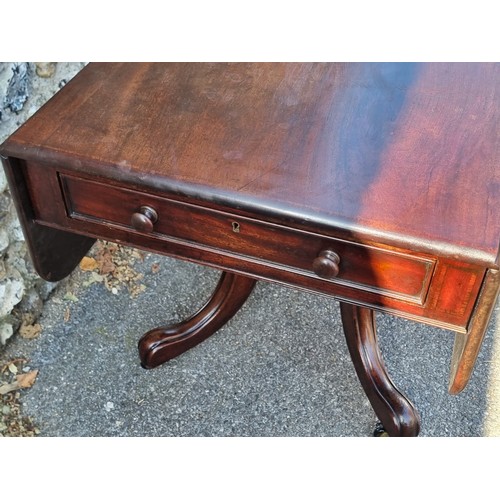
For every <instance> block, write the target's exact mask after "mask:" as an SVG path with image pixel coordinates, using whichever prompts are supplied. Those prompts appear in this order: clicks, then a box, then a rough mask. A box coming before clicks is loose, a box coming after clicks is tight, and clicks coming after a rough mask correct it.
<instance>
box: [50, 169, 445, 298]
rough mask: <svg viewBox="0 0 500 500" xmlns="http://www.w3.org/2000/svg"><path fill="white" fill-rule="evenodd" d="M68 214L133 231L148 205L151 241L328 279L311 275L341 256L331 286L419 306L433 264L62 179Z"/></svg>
mask: <svg viewBox="0 0 500 500" xmlns="http://www.w3.org/2000/svg"><path fill="white" fill-rule="evenodd" d="M60 179H61V184H62V187H63V192H64V197H65V203H66V208H67V211H68V215H69V216H70V217H71V218H73V219H77V220H84V221H89V222H92V223H98V224H103V225H106V226H110V225H112V226H115V227H118V228H120V229H125V230H126V231H129V232H132V233H134V232H141V231H137V230H136V229H134V228H133V227H132V224H131V217H132V215H133V214H134V213H138V211H139V209H140V207H143V206H147V207H150V208H152V209H154V211H156V213H157V214H158V220H157V221H156V222H155V223H154V226H153V228H152V232H150V233H148V237H151V238H157V239H167V240H172V241H175V240H181V241H182V242H187V243H190V242H191V243H192V244H193V245H203V246H207V247H210V248H212V249H217V250H222V251H224V252H230V253H232V254H237V255H241V256H244V257H248V258H252V259H257V260H259V261H264V262H265V263H266V264H268V265H272V266H278V267H281V268H283V269H284V270H286V271H288V272H290V273H295V274H300V275H305V276H307V277H309V278H312V279H314V280H319V281H322V280H323V281H324V280H325V278H320V277H318V276H317V275H316V274H315V273H314V271H313V261H314V260H315V259H316V258H317V257H318V255H319V253H320V252H321V251H323V250H327V249H329V250H333V251H334V252H335V253H337V254H338V255H339V256H340V263H339V273H338V275H337V276H336V277H335V278H332V279H327V280H326V281H329V282H335V283H338V284H339V285H342V286H347V287H349V288H354V289H356V288H357V289H361V290H364V291H368V292H373V293H377V294H380V295H383V296H387V297H392V298H396V299H398V300H403V301H406V302H410V303H415V304H423V303H424V301H425V298H426V295H427V291H428V289H429V285H430V281H431V278H432V275H433V271H434V267H435V261H434V260H433V259H429V258H423V257H418V256H413V255H412V256H408V255H402V254H399V253H396V252H393V251H390V250H385V249H381V248H374V247H370V246H366V245H361V244H356V243H352V242H348V241H343V240H340V239H335V238H329V237H323V236H321V235H318V234H316V233H308V232H304V231H300V230H296V229H290V228H284V227H282V226H279V225H276V224H271V223H266V222H260V221H257V220H254V219H250V218H246V217H241V216H237V215H232V214H230V213H227V212H222V211H218V210H212V209H208V208H205V207H201V206H198V205H193V204H191V203H185V202H180V201H174V200H170V199H166V198H162V197H159V196H154V195H151V194H147V193H141V192H137V191H135V190H131V189H127V188H124V187H116V186H110V185H107V184H103V183H99V182H95V181H91V180H88V179H82V178H79V177H74V176H72V175H66V174H60Z"/></svg>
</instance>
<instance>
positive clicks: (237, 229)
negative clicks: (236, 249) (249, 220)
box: [231, 222, 240, 233]
mask: <svg viewBox="0 0 500 500" xmlns="http://www.w3.org/2000/svg"><path fill="white" fill-rule="evenodd" d="M231 225H232V226H233V232H235V233H239V232H240V224H239V222H231Z"/></svg>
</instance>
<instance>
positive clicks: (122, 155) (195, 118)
mask: <svg viewBox="0 0 500 500" xmlns="http://www.w3.org/2000/svg"><path fill="white" fill-rule="evenodd" d="M269 64H271V63H233V64H230V63H228V64H210V63H198V64H193V63H189V64H187V63H164V64H146V63H144V64H130V63H116V64H109V63H105V64H92V65H89V66H87V67H86V68H84V69H83V71H82V73H81V74H80V75H79V78H78V79H77V81H74V82H70V83H69V84H68V85H67V86H66V87H65V88H64V89H63V91H61V92H59V93H58V94H57V95H56V96H55V97H54V98H53V100H52V102H51V106H50V115H46V113H44V110H43V109H42V110H41V111H40V112H39V113H38V114H37V115H35V117H34V118H33V119H32V120H30V121H29V122H28V123H27V124H25V125H24V126H23V127H22V128H21V129H20V130H19V131H18V132H17V133H16V134H15V135H14V136H13V137H12V138H11V139H10V140H9V142H8V143H7V144H6V145H5V149H4V151H6V152H7V153H11V154H20V153H21V152H22V151H23V146H24V145H28V144H29V146H30V150H29V152H28V153H26V155H27V156H31V157H32V158H35V157H36V156H37V155H40V156H43V158H44V159H47V158H50V157H54V161H57V162H63V163H64V164H65V165H66V166H69V167H71V168H74V169H79V168H82V169H83V168H85V169H89V170H92V168H93V164H95V165H99V169H100V170H99V171H100V172H101V173H102V172H103V170H102V169H103V165H106V166H107V167H106V168H109V169H111V170H112V171H113V174H112V176H113V177H115V178H118V177H120V176H121V177H122V178H123V179H124V180H127V179H128V178H132V177H133V178H134V180H135V181H137V180H138V179H139V182H141V179H145V176H147V177H148V180H147V181H146V180H144V182H145V183H146V182H147V183H148V184H149V186H150V187H151V186H152V185H153V186H155V187H157V188H158V189H159V190H161V189H168V190H179V191H181V192H184V193H187V194H189V195H191V196H193V197H200V198H206V199H210V200H217V201H218V202H220V203H223V204H229V205H232V206H234V207H240V206H241V207H254V208H255V209H259V210H264V211H266V210H267V211H268V212H269V213H272V212H273V211H275V212H280V213H285V214H288V216H289V218H290V220H292V221H293V220H295V221H298V220H300V222H301V224H302V225H303V224H305V225H307V224H308V223H309V221H310V222H311V224H312V223H316V224H324V225H326V226H328V225H332V226H335V227H336V228H338V229H340V230H345V231H346V232H348V233H349V234H350V235H354V236H359V239H363V238H364V239H365V240H370V239H373V240H380V241H387V242H389V243H390V242H391V241H398V244H399V246H401V245H402V244H403V246H404V245H405V244H406V245H407V246H408V247H413V248H416V247H417V248H418V247H419V246H420V247H421V248H423V249H424V250H432V251H433V252H434V253H436V254H439V253H441V252H442V253H445V254H447V255H448V256H450V255H451V256H454V255H459V256H460V258H461V259H462V260H463V259H466V260H467V259H469V260H471V261H480V262H483V263H485V264H486V265H489V266H496V259H497V253H498V246H499V241H500V221H499V220H498V208H499V207H498V200H499V199H500V196H499V195H500V168H499V166H500V140H499V138H500V132H499V130H500V129H499V122H500V65H499V64H480V63H427V64H425V63H415V64H413V63H406V64H396V63H354V64H346V63H338V64H337V63H318V64H313V63H280V64H275V63H273V67H272V71H270V70H269V69H270V68H269ZM109 82H111V83H112V84H110V83H109ZM118 96H119V97H118ZM37 144H38V145H40V147H39V149H38V150H37V148H36V145H37ZM42 145H43V146H42ZM26 155H25V156H26ZM82 162H84V163H85V165H83V163H82ZM151 179H153V181H152V180H151ZM401 242H403V243H401Z"/></svg>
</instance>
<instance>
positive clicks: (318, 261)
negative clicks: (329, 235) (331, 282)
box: [313, 250, 340, 278]
mask: <svg viewBox="0 0 500 500" xmlns="http://www.w3.org/2000/svg"><path fill="white" fill-rule="evenodd" d="M339 262H340V257H339V256H338V255H337V254H336V253H335V252H334V251H333V250H323V251H322V252H320V254H319V255H318V256H317V257H316V258H315V259H314V261H313V270H314V272H315V273H316V274H317V275H318V276H319V277H320V278H335V276H337V274H339Z"/></svg>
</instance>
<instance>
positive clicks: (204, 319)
mask: <svg viewBox="0 0 500 500" xmlns="http://www.w3.org/2000/svg"><path fill="white" fill-rule="evenodd" d="M255 283H256V280H254V279H252V278H247V277H245V276H240V275H237V274H233V273H227V272H223V273H222V276H221V278H220V280H219V283H218V285H217V288H216V289H215V292H214V293H213V295H212V297H211V298H210V299H209V301H208V302H207V303H206V304H205V305H204V306H203V307H202V308H201V309H200V310H199V311H198V312H197V313H195V314H194V315H193V316H191V317H190V318H188V319H187V320H185V321H183V322H181V323H177V324H175V325H170V326H166V327H160V328H155V329H154V330H151V331H149V332H147V333H145V334H144V335H143V336H142V338H141V339H140V340H139V356H140V359H141V365H142V366H143V367H144V368H154V367H156V366H158V365H160V364H162V363H164V362H165V361H168V360H169V359H172V358H175V357H176V356H179V355H180V354H182V353H183V352H185V351H187V350H188V349H191V347H194V346H195V345H197V344H199V343H200V342H202V341H203V340H205V339H206V338H208V337H209V336H210V335H212V334H213V333H215V332H216V331H217V330H218V329H219V328H221V327H222V326H223V325H224V324H225V323H227V321H229V320H230V319H231V318H232V317H233V316H234V315H235V314H236V313H237V312H238V310H239V309H240V307H241V306H242V305H243V304H244V303H245V301H246V299H247V298H248V296H249V295H250V293H251V292H252V290H253V288H254V286H255Z"/></svg>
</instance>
